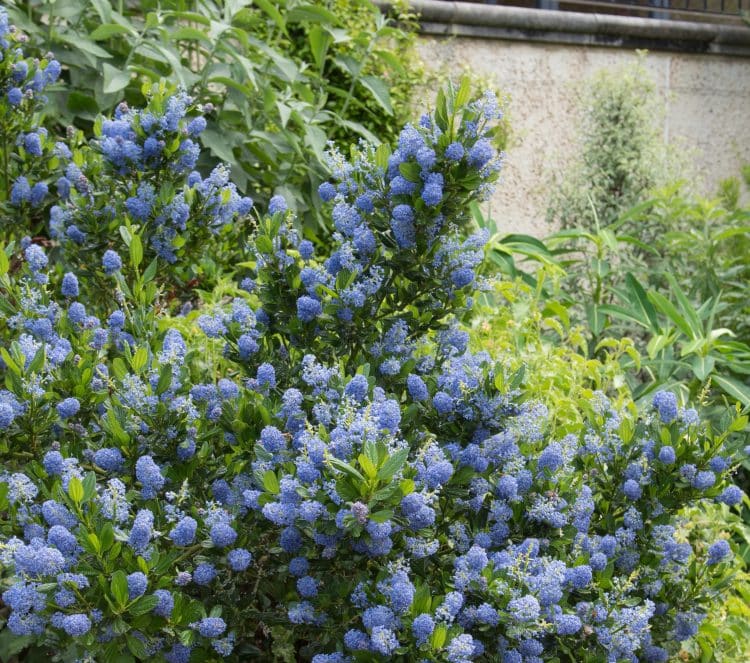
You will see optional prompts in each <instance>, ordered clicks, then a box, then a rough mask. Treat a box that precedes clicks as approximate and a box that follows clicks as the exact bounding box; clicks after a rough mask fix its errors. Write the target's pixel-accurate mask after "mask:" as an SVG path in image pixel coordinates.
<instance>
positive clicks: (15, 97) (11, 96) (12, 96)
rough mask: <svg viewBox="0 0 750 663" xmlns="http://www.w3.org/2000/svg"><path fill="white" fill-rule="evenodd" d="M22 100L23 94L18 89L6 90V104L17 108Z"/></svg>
mask: <svg viewBox="0 0 750 663" xmlns="http://www.w3.org/2000/svg"><path fill="white" fill-rule="evenodd" d="M22 100H23V92H21V90H20V88H17V87H12V88H10V89H9V90H8V103H9V104H10V105H11V106H18V105H19V104H20V103H21V101H22Z"/></svg>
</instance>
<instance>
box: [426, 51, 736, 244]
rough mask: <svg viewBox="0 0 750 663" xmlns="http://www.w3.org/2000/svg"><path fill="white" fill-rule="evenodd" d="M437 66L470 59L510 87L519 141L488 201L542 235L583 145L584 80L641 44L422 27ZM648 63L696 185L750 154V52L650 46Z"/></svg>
mask: <svg viewBox="0 0 750 663" xmlns="http://www.w3.org/2000/svg"><path fill="white" fill-rule="evenodd" d="M420 50H421V53H422V56H423V58H424V60H425V62H427V63H429V64H430V65H431V66H432V67H435V68H437V69H441V70H443V72H444V73H445V72H448V73H450V74H451V75H456V76H457V75H458V74H460V73H461V72H462V71H464V70H465V69H466V68H469V69H471V70H472V71H473V72H474V73H475V74H478V75H480V76H482V77H485V78H487V79H489V80H491V81H492V82H493V83H494V85H496V86H497V88H499V89H501V90H503V91H505V92H507V93H508V94H509V95H510V106H509V111H510V117H511V124H512V129H513V133H514V136H513V140H512V144H511V147H510V149H509V150H508V158H507V162H506V165H505V168H504V172H503V180H502V182H501V184H500V186H499V187H498V190H497V192H496V194H495V196H494V198H493V200H492V201H491V204H490V210H491V212H492V214H493V217H494V218H495V219H497V220H498V222H499V224H500V225H501V227H504V228H505V229H507V232H524V233H529V234H532V235H536V236H542V235H544V234H545V233H546V232H548V231H549V230H550V228H549V227H548V225H547V223H546V222H545V210H546V204H547V196H548V191H549V186H550V182H551V181H552V179H553V176H554V174H555V173H560V172H562V171H563V169H564V168H565V165H566V162H568V160H569V158H570V155H571V152H572V151H573V150H574V148H575V139H576V123H577V119H576V116H575V109H576V98H577V96H576V95H577V92H576V90H577V88H578V87H579V86H580V85H581V84H582V83H583V82H584V81H585V80H586V79H587V78H589V77H590V76H591V75H592V74H594V73H595V72H596V71H598V70H600V69H604V68H614V67H618V66H620V65H622V64H626V63H628V62H632V61H633V60H634V58H635V53H634V52H633V51H628V50H624V49H613V48H593V47H583V46H565V45H555V44H542V43H527V42H517V41H501V40H489V39H473V38H466V37H455V38H443V37H432V36H424V37H422V38H421V44H420ZM644 66H645V68H646V70H647V71H648V72H649V74H650V75H651V77H652V78H653V80H654V82H655V83H656V85H657V88H658V91H659V94H660V95H661V96H662V99H663V101H664V103H665V111H666V112H665V113H664V116H663V118H660V120H659V121H660V124H661V128H662V131H663V135H664V137H665V139H666V140H667V141H668V142H669V143H670V144H671V145H675V146H678V148H679V150H680V151H681V152H683V153H684V154H688V155H689V158H688V162H689V164H690V166H691V167H692V168H693V171H694V172H693V175H694V176H695V177H696V178H698V179H697V181H698V188H699V190H701V191H702V192H704V193H708V192H714V191H715V190H716V186H717V184H718V182H719V181H720V180H722V179H724V178H726V177H730V176H734V175H737V174H738V173H739V168H740V166H741V165H743V164H747V163H750V60H749V59H746V58H741V57H737V58H734V57H726V56H719V55H687V54H684V55H683V54H680V53H650V54H648V56H647V57H646V59H645V62H644Z"/></svg>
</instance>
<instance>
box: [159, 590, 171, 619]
mask: <svg viewBox="0 0 750 663" xmlns="http://www.w3.org/2000/svg"><path fill="white" fill-rule="evenodd" d="M154 596H155V597H156V598H157V599H158V600H159V602H158V603H157V604H156V605H155V606H154V614H155V615H156V616H157V617H164V619H169V618H170V617H171V616H172V610H174V597H173V596H172V593H171V592H170V591H169V590H167V589H157V590H156V591H155V592H154Z"/></svg>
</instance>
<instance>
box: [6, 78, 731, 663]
mask: <svg viewBox="0 0 750 663" xmlns="http://www.w3.org/2000/svg"><path fill="white" fill-rule="evenodd" d="M154 98H155V99H158V100H159V101H158V104H159V110H157V109H156V108H150V109H148V110H142V111H140V110H125V109H122V110H121V111H120V112H119V114H118V117H117V118H115V119H114V120H111V121H109V120H107V121H104V122H102V124H101V136H100V142H99V145H100V148H99V149H100V150H101V159H102V160H103V161H101V163H100V166H101V167H98V168H94V167H92V169H91V170H90V171H89V174H88V175H86V178H85V186H82V187H81V188H80V189H79V188H78V186H77V185H78V184H81V183H82V182H83V180H80V181H77V180H75V178H74V181H73V182H72V185H71V193H70V196H69V197H65V196H61V199H60V201H59V202H58V205H59V207H58V208H57V209H58V210H63V212H59V211H52V212H51V213H50V236H51V237H52V239H53V251H52V252H47V251H45V250H44V248H42V247H41V246H40V245H39V244H38V243H34V242H31V241H30V240H28V239H26V240H23V241H21V242H20V243H10V244H8V246H7V247H6V248H5V250H4V251H0V296H1V297H2V300H1V301H2V304H1V305H0V311H1V312H2V314H1V316H0V357H1V358H2V359H1V363H0V371H1V373H2V377H3V381H4V386H3V388H2V389H0V454H2V458H3V468H4V469H3V470H2V473H1V474H0V514H1V515H2V520H0V532H1V535H0V569H1V573H2V575H1V576H0V583H2V604H3V606H4V607H2V608H0V619H2V620H4V622H5V628H6V629H7V630H8V632H9V633H10V634H12V637H14V638H16V639H17V640H16V644H17V647H16V649H17V650H18V651H20V650H23V649H24V648H25V651H26V653H27V654H28V655H29V656H32V655H37V656H40V655H42V654H43V653H45V652H53V653H52V654H51V655H52V657H53V659H54V660H60V661H81V660H86V661H123V662H124V661H134V660H151V661H168V662H170V663H173V662H186V661H211V660H220V659H222V658H226V659H230V660H236V661H245V660H283V661H295V660H310V659H312V660H313V661H315V663H333V662H341V661H385V660H397V661H422V660H424V661H444V662H445V661H448V662H450V663H464V662H467V661H482V660H487V661H490V660H492V661H502V662H503V663H516V662H518V663H522V662H528V663H532V662H535V661H543V660H557V661H561V660H566V661H612V662H615V661H621V660H631V661H638V660H643V661H665V660H667V658H668V657H669V656H670V654H672V653H674V652H675V651H676V650H677V648H678V646H679V643H680V642H681V641H683V640H685V639H687V638H690V637H691V636H692V635H693V634H695V632H696V630H697V628H698V626H699V624H700V622H701V619H702V617H703V614H704V613H703V611H704V608H705V606H706V603H707V602H708V601H710V600H712V599H715V597H716V596H717V595H718V591H719V589H720V588H721V587H722V586H725V585H726V584H727V582H728V579H729V571H728V565H727V564H726V562H727V561H728V560H729V559H730V557H731V554H732V553H731V550H730V546H729V544H728V543H727V541H724V540H719V541H717V542H715V543H713V544H712V545H710V546H704V545H703V544H702V543H700V542H696V541H690V540H687V539H686V537H685V536H684V534H683V533H682V531H681V527H680V526H681V520H680V518H681V512H682V511H683V509H684V508H685V507H686V506H689V505H691V504H694V503H695V502H696V501H698V500H718V501H720V502H724V503H726V504H729V505H734V504H737V503H738V502H739V501H740V500H741V498H742V493H741V491H740V490H739V489H738V488H736V487H734V486H733V485H732V484H731V482H730V475H731V472H732V469H733V468H734V467H735V465H736V462H737V459H736V458H734V457H733V456H732V455H731V454H730V453H729V452H728V451H727V450H726V449H725V448H724V446H723V443H724V440H725V439H726V436H727V433H720V434H717V433H714V432H713V431H711V430H710V429H709V428H708V427H707V425H705V424H703V423H701V421H700V420H699V418H698V415H697V414H696V412H695V411H694V410H692V409H684V408H681V407H679V406H678V403H677V400H676V398H675V397H674V395H672V394H670V393H666V392H661V393H659V394H657V396H656V397H655V398H654V408H653V410H652V411H649V412H647V413H645V415H644V416H643V417H641V418H638V417H637V416H636V415H635V414H634V413H633V412H632V411H630V410H627V411H616V410H615V409H613V406H612V405H611V403H610V402H609V401H608V399H607V397H606V395H605V394H603V393H599V392H596V393H593V394H592V395H591V399H590V402H589V403H588V404H586V406H585V409H586V413H585V415H586V416H585V417H584V419H585V422H586V423H585V424H583V425H580V426H576V427H572V428H570V430H567V431H566V433H567V434H565V435H555V434H552V433H551V432H550V428H549V427H548V425H547V422H548V412H547V410H546V408H545V407H544V406H542V405H540V404H538V403H535V402H530V401H528V400H526V399H525V398H524V392H523V388H522V385H523V381H522V376H521V375H520V374H518V373H513V374H511V373H510V371H509V370H507V368H506V367H505V366H504V365H503V364H502V363H498V362H495V361H493V359H492V358H491V357H490V356H489V355H487V354H485V353H479V354H472V353H471V352H469V351H468V350H467V342H468V335H467V333H466V332H465V331H463V330H462V329H461V328H460V326H459V325H458V323H457V322H456V315H457V314H459V313H462V312H463V311H465V310H466V308H467V306H468V305H469V304H470V296H471V293H472V291H473V289H474V288H475V286H476V285H477V283H476V282H475V281H476V278H475V272H474V268H475V267H476V266H477V264H478V263H479V261H480V260H481V258H482V239H481V238H470V239H464V238H462V235H461V227H462V224H463V222H464V221H465V217H466V214H467V210H468V205H469V203H470V202H471V201H472V200H474V199H476V198H477V197H481V196H483V195H484V194H485V193H486V192H487V191H488V190H489V188H490V186H491V184H492V182H493V181H494V179H495V178H496V172H497V166H498V161H497V158H496V157H495V155H494V153H493V151H492V147H491V138H492V131H493V129H492V124H491V123H492V120H494V119H496V118H497V117H498V114H499V113H498V110H497V106H496V104H495V103H494V100H493V99H492V98H491V97H485V98H483V99H480V100H478V101H474V102H471V103H469V99H468V94H467V89H466V87H463V86H462V87H461V88H460V89H459V90H458V91H454V90H450V91H449V93H448V94H447V95H444V94H442V93H441V94H440V95H439V97H438V103H437V108H436V111H435V113H434V114H433V115H431V116H426V117H425V118H423V119H422V121H421V122H420V123H419V126H408V127H407V128H406V129H404V131H403V132H402V133H401V136H400V138H399V143H398V146H397V147H396V149H394V150H393V151H392V152H390V151H389V150H388V149H387V148H385V147H381V148H378V149H377V150H373V149H370V148H367V147H361V148H359V149H357V150H354V151H353V153H352V154H353V156H352V159H351V160H346V159H345V158H344V157H343V156H341V155H338V154H334V155H332V157H331V163H332V168H333V172H334V176H335V183H330V184H325V185H323V186H322V187H321V192H320V193H321V198H322V199H323V201H325V202H326V203H328V204H329V207H330V214H331V218H332V224H333V228H334V229H335V232H334V234H333V238H332V245H331V246H330V247H329V249H327V250H325V251H323V250H322V249H321V248H320V247H316V246H314V245H313V244H312V243H311V242H309V241H308V240H303V239H301V238H300V237H299V235H298V233H297V231H295V230H294V228H293V225H292V219H291V218H290V215H289V214H288V212H287V210H286V205H285V203H284V201H283V200H282V199H279V198H276V199H274V200H273V201H272V203H271V206H270V209H269V211H268V214H267V215H266V216H265V217H264V218H262V219H261V221H260V223H259V228H258V230H257V233H256V234H255V235H254V237H252V238H251V239H250V240H249V246H250V248H249V250H248V251H247V253H246V255H245V258H244V261H243V262H241V263H239V264H237V265H234V267H235V268H236V270H237V282H238V284H239V287H236V288H232V287H229V286H228V285H226V284H224V285H223V286H221V287H220V288H219V289H217V290H216V291H215V292H214V293H213V294H212V295H211V296H210V297H209V296H206V297H205V300H206V301H208V302H210V304H209V303H206V304H203V305H200V306H198V307H197V308H196V309H195V310H192V311H190V310H188V309H187V308H186V309H184V311H183V314H181V315H180V316H177V317H169V316H168V315H167V314H166V313H164V307H163V306H162V304H163V300H164V298H165V295H164V293H161V292H160V291H159V288H158V287H157V285H156V283H157V281H159V280H160V281H161V282H162V283H170V279H171V278H172V277H173V276H174V274H173V273H172V271H171V270H173V269H174V270H176V269H177V267H175V263H174V262H173V260H175V259H176V260H178V262H180V263H181V264H182V266H181V267H180V268H179V269H189V265H187V262H189V261H190V260H191V259H192V258H191V255H192V254H191V253H190V252H188V251H182V249H184V247H186V246H189V245H190V246H193V247H195V246H196V245H195V244H194V241H195V238H194V236H193V235H192V233H193V232H197V230H196V227H195V226H190V225H188V226H185V227H182V226H180V224H176V225H175V224H173V223H172V221H170V220H167V216H166V211H167V210H175V209H176V208H177V207H180V206H181V205H186V206H188V207H189V208H190V210H194V209H196V208H194V207H193V206H194V205H198V206H199V208H200V210H201V212H200V214H202V215H204V216H202V217H201V218H202V219H204V220H205V223H204V222H201V223H202V225H201V224H198V225H199V226H201V227H203V228H205V229H209V230H210V229H212V228H215V227H219V226H220V227H226V226H227V225H228V226H231V225H232V223H233V222H235V221H236V220H237V218H239V216H242V215H243V214H244V213H245V212H246V211H247V210H246V209H245V208H244V207H243V208H242V209H240V207H233V206H241V205H245V203H241V202H239V201H238V200H237V199H235V198H234V197H233V191H234V189H232V187H231V184H230V183H229V182H228V181H227V180H226V177H225V173H224V172H223V171H215V173H214V174H213V175H210V176H209V177H207V178H205V179H203V178H202V177H200V176H198V175H188V182H187V183H186V184H184V185H183V186H182V188H180V187H177V186H171V185H169V182H175V181H177V180H176V179H174V178H177V177H178V176H180V177H181V176H182V175H184V173H185V171H186V170H189V169H190V168H192V166H193V164H192V163H189V164H186V162H185V159H186V158H187V159H188V161H191V160H192V156H190V154H191V151H190V150H187V149H186V147H185V145H184V143H185V141H189V140H190V139H189V138H182V139H180V138H178V136H179V135H181V132H182V125H183V124H184V123H185V122H186V121H187V120H186V117H188V116H189V115H186V113H187V110H186V109H187V108H188V102H187V100H186V99H185V98H184V97H183V96H182V95H179V94H178V95H176V96H164V97H159V96H158V94H157V96H155V97H154ZM155 103H156V102H155ZM167 118H171V119H167ZM172 119H174V122H172ZM195 121H196V120H195V119H192V120H190V121H189V123H188V125H187V126H188V127H189V126H190V124H192V123H193V122H195ZM186 131H187V133H188V135H189V134H190V132H191V130H190V129H189V128H188V129H186ZM167 136H168V137H169V140H166V139H165V143H164V145H162V146H161V147H160V148H159V150H158V151H157V153H154V154H155V156H153V155H152V156H151V157H147V156H146V143H147V142H148V141H149V140H150V139H151V138H156V140H157V143H158V142H159V140H161V138H165V137H167ZM159 137H161V138H159ZM149 149H150V148H149ZM97 158H98V157H97ZM105 162H106V163H105ZM217 172H218V174H217ZM214 185H215V186H217V187H219V189H221V190H222V191H223V192H229V193H221V194H217V193H216V191H214V190H213V189H212V188H211V187H214ZM204 187H205V191H204ZM222 187H223V189H222ZM152 189H153V191H152ZM157 189H158V191H159V192H158V194H157V193H156V191H157ZM147 191H148V192H152V193H153V194H154V196H155V197H154V198H153V199H152V198H151V193H148V195H147V194H146V192H147ZM126 194H127V195H126ZM217 195H218V198H215V199H214V198H212V196H217ZM118 196H119V198H118ZM212 200H213V202H210V201H212ZM120 204H122V206H123V207H124V209H125V210H127V212H126V213H124V214H122V215H121V209H122V208H120V207H117V206H119V205H120ZM108 205H114V206H115V207H114V208H113V209H116V210H117V211H116V212H115V215H114V217H111V216H110V214H111V212H110V211H107V212H105V208H106V207H107V206H108ZM227 206H229V208H231V210H229V211H227V210H228V208H227ZM63 213H64V215H68V214H69V215H70V219H71V220H70V221H68V220H63V221H61V220H60V219H61V218H63V217H61V216H60V214H63ZM189 213H190V214H192V213H193V212H192V211H190V212H189ZM170 214H171V212H170ZM128 215H129V217H130V221H131V222H132V221H133V220H134V218H135V217H138V216H139V215H140V217H141V218H140V222H139V223H128V222H127V219H128ZM238 215H239V216H238ZM65 218H68V217H65ZM172 218H173V217H171V216H169V219H172ZM72 219H75V222H73V221H72ZM87 223H89V224H90V225H85V224H87ZM99 223H101V226H99V225H98V224H99ZM73 225H75V226H76V227H77V228H78V229H79V230H80V231H81V232H82V233H83V239H82V240H81V242H80V244H79V243H78V241H77V240H76V239H75V238H74V237H71V235H70V232H69V230H70V228H71V226H73ZM107 233H111V234H113V235H114V234H117V236H118V237H119V236H121V237H122V238H123V241H126V242H127V244H128V246H129V253H128V257H127V259H126V260H123V258H122V257H121V256H120V253H119V252H117V251H115V250H113V249H112V248H105V247H107V246H110V243H109V242H114V241H115V239H114V237H112V236H108V235H107ZM196 237H200V238H201V240H200V241H202V242H204V245H203V246H201V247H200V250H201V252H203V251H205V252H210V251H211V250H212V247H213V246H214V244H213V243H211V242H213V241H214V240H215V241H216V242H219V241H220V240H219V239H217V235H215V234H213V233H212V232H207V233H205V234H202V235H201V234H200V233H199V234H198V235H196ZM179 238H182V239H183V240H184V243H183V244H182V247H180V246H178V245H179V244H180V242H179V241H178V239H179ZM113 245H114V244H113ZM76 247H78V248H76ZM58 248H61V249H62V250H61V251H58ZM193 250H196V249H195V248H194V249H193ZM146 251H149V252H152V253H153V255H154V256H155V260H156V262H152V263H151V265H149V267H148V268H147V269H146V270H145V271H143V272H142V271H141V269H140V265H141V261H142V259H143V255H144V252H146ZM73 256H75V261H73V260H72V257H73ZM71 264H77V265H80V271H79V272H78V273H77V274H76V273H75V272H74V271H69V267H70V265H71ZM156 265H158V268H157V267H156ZM230 267H232V266H231V265H228V266H227V268H230ZM159 270H161V271H159ZM50 273H51V274H52V275H53V276H55V278H52V279H51V278H49V275H50ZM157 274H159V277H157ZM479 285H481V284H479ZM97 289H98V290H104V291H107V292H109V293H110V294H111V296H109V297H107V298H105V297H103V296H102V295H101V292H97ZM743 425H744V422H742V421H739V422H737V424H736V425H735V426H734V427H733V428H734V429H739V428H741V427H742V426H743ZM738 427H739V428H738Z"/></svg>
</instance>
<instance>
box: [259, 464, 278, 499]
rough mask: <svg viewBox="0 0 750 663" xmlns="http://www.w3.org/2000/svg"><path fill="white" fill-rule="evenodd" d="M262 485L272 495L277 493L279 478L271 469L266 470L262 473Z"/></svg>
mask: <svg viewBox="0 0 750 663" xmlns="http://www.w3.org/2000/svg"><path fill="white" fill-rule="evenodd" d="M263 487H264V488H265V489H266V490H267V491H268V492H269V493H271V494H272V495H277V494H278V493H279V488H280V487H279V479H278V477H277V476H276V473H275V472H274V471H273V470H266V471H265V472H264V473H263Z"/></svg>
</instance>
